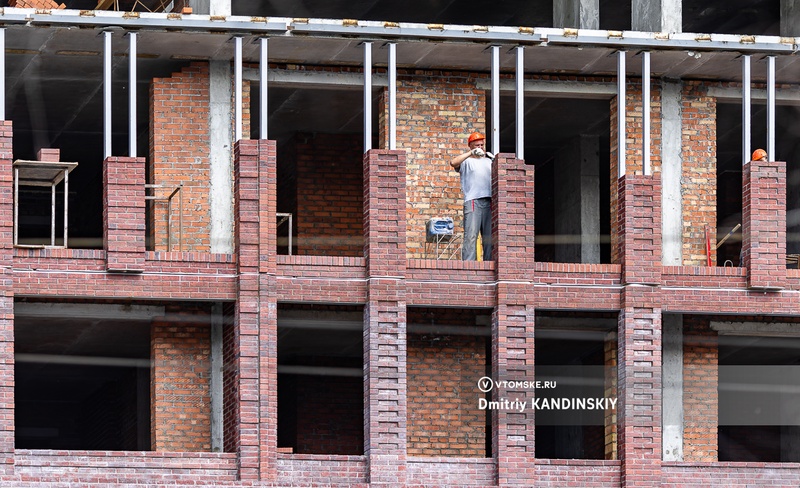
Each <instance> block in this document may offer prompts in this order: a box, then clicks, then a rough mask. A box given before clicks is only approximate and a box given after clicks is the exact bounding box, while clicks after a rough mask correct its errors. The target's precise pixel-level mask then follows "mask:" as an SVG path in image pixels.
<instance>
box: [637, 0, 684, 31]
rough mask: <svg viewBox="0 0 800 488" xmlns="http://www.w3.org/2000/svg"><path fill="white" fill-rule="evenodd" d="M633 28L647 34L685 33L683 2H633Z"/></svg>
mask: <svg viewBox="0 0 800 488" xmlns="http://www.w3.org/2000/svg"><path fill="white" fill-rule="evenodd" d="M631 28H632V29H633V30H635V31H645V32H669V33H676V32H683V14H682V6H681V0H632V3H631Z"/></svg>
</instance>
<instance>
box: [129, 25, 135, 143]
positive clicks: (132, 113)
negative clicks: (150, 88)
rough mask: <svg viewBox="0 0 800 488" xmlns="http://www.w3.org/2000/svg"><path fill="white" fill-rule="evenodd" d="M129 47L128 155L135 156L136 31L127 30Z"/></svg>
mask: <svg viewBox="0 0 800 488" xmlns="http://www.w3.org/2000/svg"><path fill="white" fill-rule="evenodd" d="M128 40H129V42H130V49H129V52H128V58H129V62H130V68H129V69H128V73H129V75H128V106H129V107H130V108H129V110H128V112H129V113H128V121H129V125H128V156H130V157H132V158H135V157H136V33H135V32H128Z"/></svg>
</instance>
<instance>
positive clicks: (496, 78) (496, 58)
mask: <svg viewBox="0 0 800 488" xmlns="http://www.w3.org/2000/svg"><path fill="white" fill-rule="evenodd" d="M492 152H493V153H495V154H497V153H499V152H500V46H492Z"/></svg>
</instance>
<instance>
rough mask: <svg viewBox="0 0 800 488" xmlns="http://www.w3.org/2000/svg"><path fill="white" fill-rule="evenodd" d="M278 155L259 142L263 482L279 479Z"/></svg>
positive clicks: (271, 145) (272, 147) (266, 143)
mask: <svg viewBox="0 0 800 488" xmlns="http://www.w3.org/2000/svg"><path fill="white" fill-rule="evenodd" d="M277 167H278V166H277V153H276V147H275V141H267V140H260V141H258V190H259V191H258V196H259V200H258V213H259V219H258V220H259V222H258V223H259V227H258V228H259V239H258V242H259V243H260V248H259V259H258V261H259V305H260V308H259V319H258V320H259V333H258V336H259V339H258V341H259V357H260V360H259V368H260V372H259V417H260V428H259V441H258V443H259V446H260V449H261V458H260V470H261V479H262V480H274V479H275V478H276V476H277V462H278V456H277V452H278V451H277V449H278V300H277V294H276V292H275V289H276V286H275V281H276V270H277V264H276V258H275V256H276V254H277V229H276V225H277V220H276V217H275V212H276V211H277V197H278V191H277V179H278V176H277V175H278V173H277V171H278V170H277Z"/></svg>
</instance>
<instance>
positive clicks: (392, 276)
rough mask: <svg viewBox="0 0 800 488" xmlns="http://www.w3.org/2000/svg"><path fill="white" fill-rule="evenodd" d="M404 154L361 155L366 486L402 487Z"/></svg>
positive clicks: (404, 426) (404, 382) (404, 424)
mask: <svg viewBox="0 0 800 488" xmlns="http://www.w3.org/2000/svg"><path fill="white" fill-rule="evenodd" d="M405 155H406V153H405V151H404V150H403V151H389V150H375V149H372V150H369V151H367V153H366V154H365V155H364V187H365V192H364V239H365V242H366V245H365V247H364V253H365V257H366V260H367V278H368V285H367V286H368V288H367V304H366V306H365V307H364V361H365V365H366V367H365V369H364V454H365V456H366V458H367V482H368V483H369V484H370V486H403V485H405V484H406V443H407V437H406V418H407V413H406V410H407V405H406V391H407V388H406V344H407V341H406V325H407V320H406V297H405V283H404V278H405V274H406V246H405V244H406V235H405V229H406V219H405V215H406V203H405V202H406V160H405Z"/></svg>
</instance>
